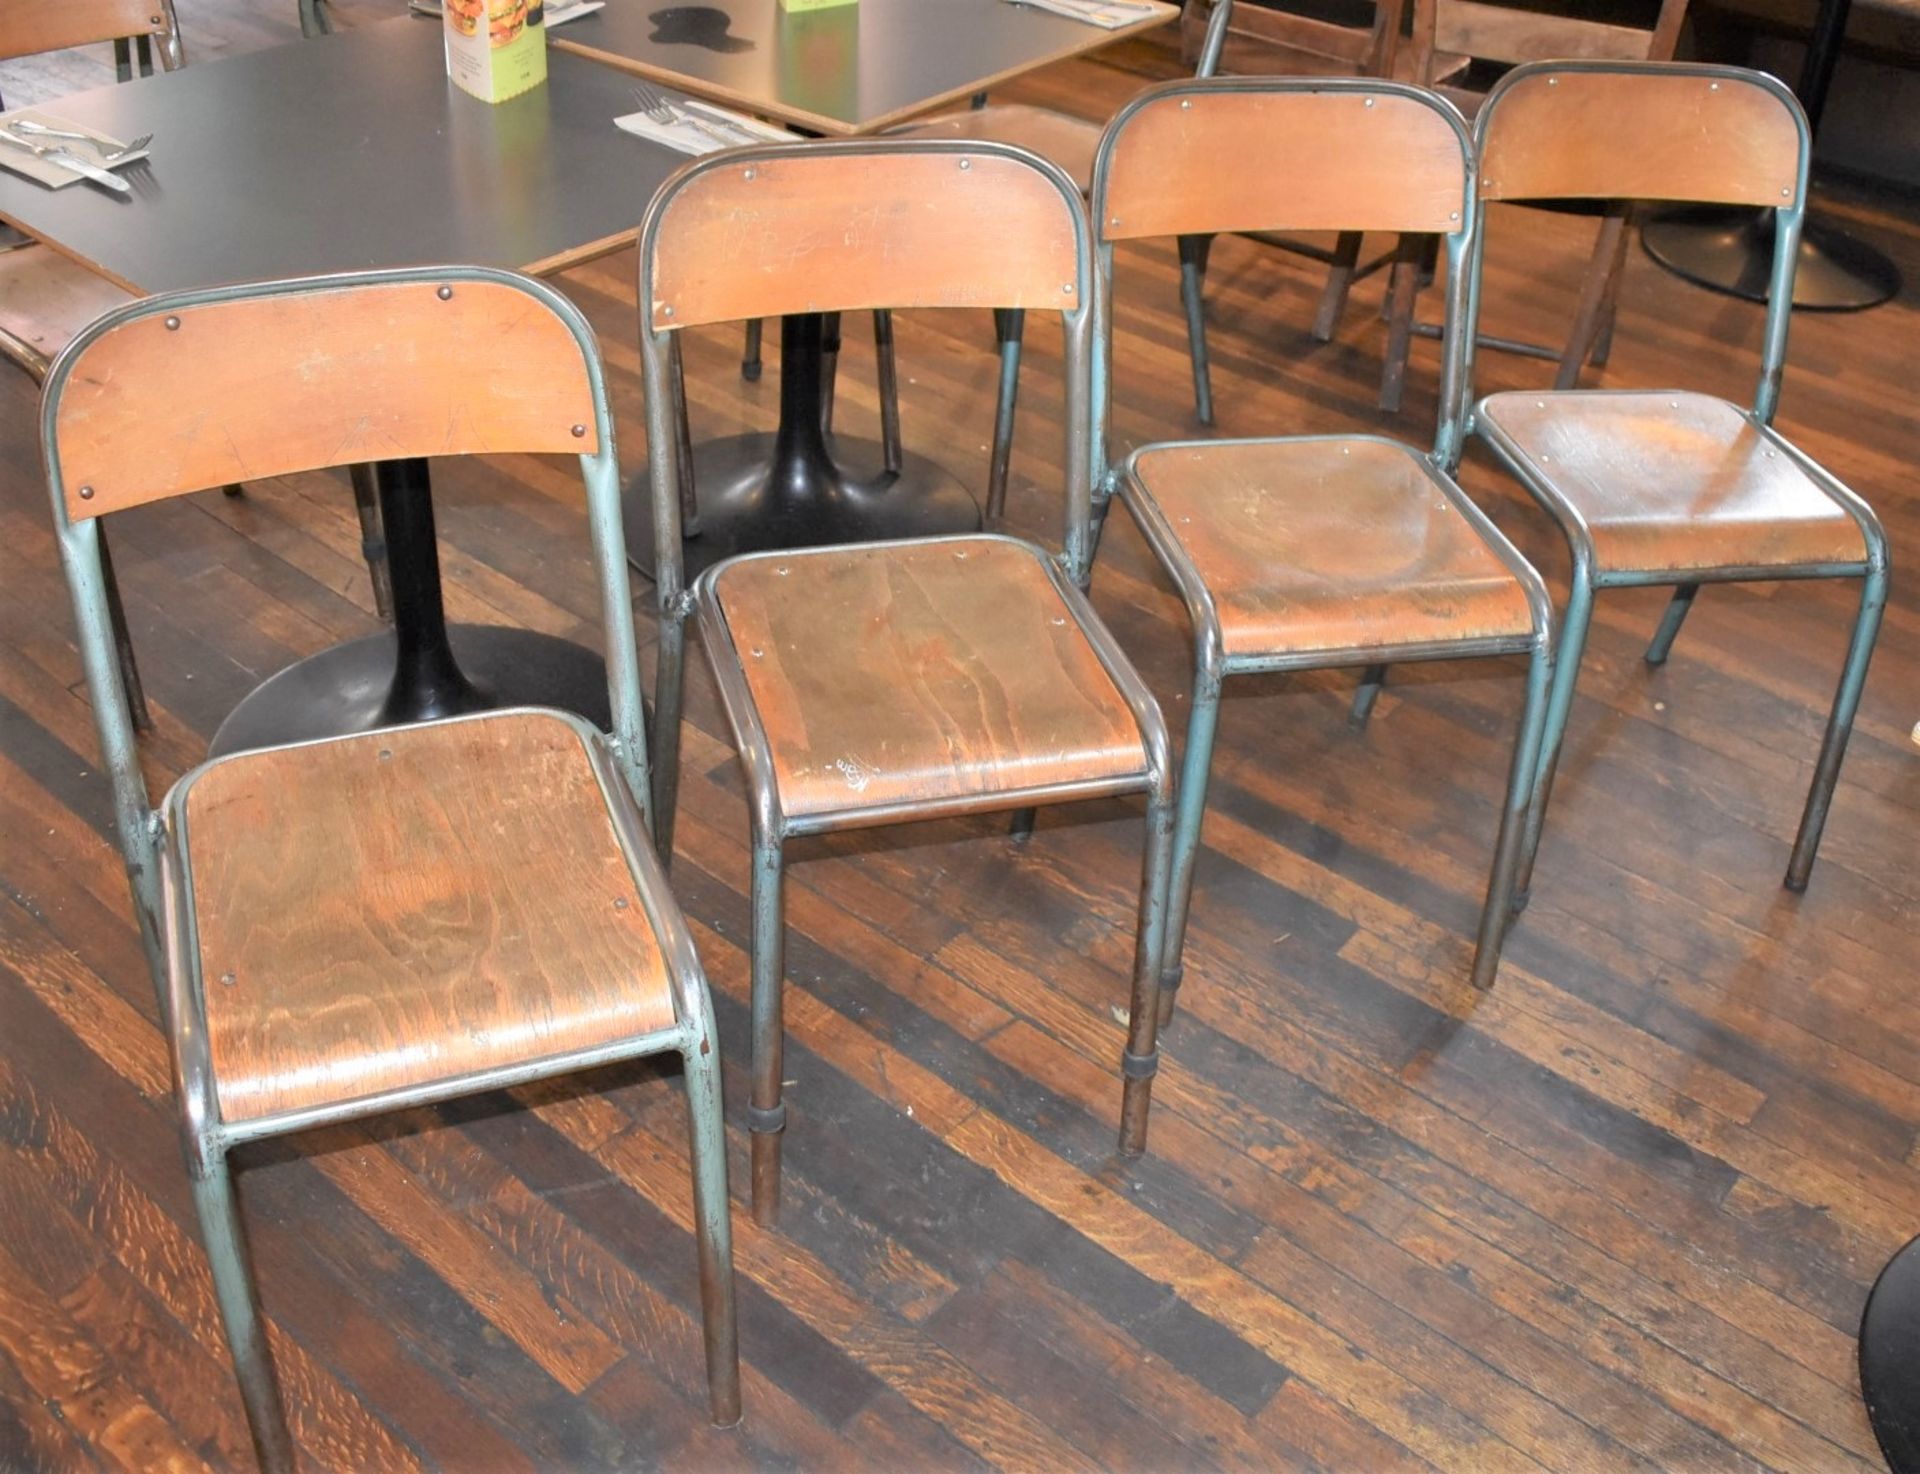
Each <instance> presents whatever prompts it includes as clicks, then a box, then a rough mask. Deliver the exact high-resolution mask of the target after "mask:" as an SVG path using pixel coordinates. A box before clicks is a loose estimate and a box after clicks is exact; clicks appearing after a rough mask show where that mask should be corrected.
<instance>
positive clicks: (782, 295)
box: [640, 138, 1099, 618]
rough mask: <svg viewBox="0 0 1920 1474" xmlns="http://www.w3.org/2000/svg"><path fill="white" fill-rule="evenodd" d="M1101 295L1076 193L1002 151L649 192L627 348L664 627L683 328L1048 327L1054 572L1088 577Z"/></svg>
mask: <svg viewBox="0 0 1920 1474" xmlns="http://www.w3.org/2000/svg"><path fill="white" fill-rule="evenodd" d="M1096 280H1097V277H1096V273H1095V270H1094V264H1093V240H1092V231H1091V230H1090V229H1089V227H1088V224H1087V213H1086V206H1085V204H1084V202H1083V201H1082V200H1081V197H1080V190H1079V188H1078V186H1076V185H1075V184H1074V182H1073V180H1072V179H1071V178H1069V177H1068V175H1067V174H1066V172H1065V171H1064V170H1062V169H1061V168H1060V167H1059V166H1058V165H1057V164H1054V163H1051V162H1050V161H1048V160H1046V159H1043V158H1041V157H1040V156H1039V155H1038V154H1034V153H1030V152H1028V151H1027V150H1026V149H1022V148H1016V147H1014V146H1013V145H1011V144H1005V143H990V142H986V141H981V140H961V139H935V138H876V139H865V138H862V139H846V140H838V141H833V142H815V143H803V144H776V145H770V146H768V147H765V148H760V147H754V148H740V149H731V150H729V151H727V152H726V153H723V154H714V155H711V156H709V157H707V158H704V159H700V160H697V161H696V162H694V163H692V164H690V165H688V166H687V167H686V168H684V169H682V170H681V171H680V172H679V173H678V174H676V175H674V177H673V178H671V179H669V180H668V181H667V182H666V183H665V184H664V185H662V186H661V188H660V191H659V193H657V194H656V195H655V196H654V197H653V203H652V204H651V205H649V206H648V209H647V214H646V219H645V222H644V223H643V224H642V226H641V228H640V301H641V302H642V303H643V304H645V305H646V309H647V317H646V330H645V331H643V332H642V333H641V335H640V350H641V366H642V368H643V369H644V370H645V373H646V389H647V441H648V452H649V457H648V463H649V466H650V468H651V471H652V483H653V512H654V535H655V540H656V544H657V546H656V549H655V551H656V554H657V559H658V561H657V565H656V569H655V580H654V583H655V590H656V592H657V594H658V596H659V599H660V605H661V609H662V611H663V612H664V613H667V614H669V615H670V616H672V617H675V618H678V617H680V615H682V614H684V612H685V611H684V609H683V608H682V607H681V606H683V605H684V604H685V601H686V599H687V598H688V597H689V596H688V595H687V594H686V593H685V587H684V582H683V578H682V560H681V551H680V502H679V482H678V477H679V448H678V443H677V436H676V434H675V432H674V415H673V412H672V411H673V407H674V406H675V405H676V403H677V399H676V391H675V390H674V388H673V384H672V375H671V373H670V371H669V366H668V357H669V344H670V341H671V335H672V333H673V332H674V331H676V330H677V329H680V328H686V327H697V326H701V325H704V324H709V323H718V322H731V321H737V320H739V319H743V318H757V317H775V316H782V315H787V314H797V313H809V312H845V311H858V310H861V309H867V308H883V307H884V308H894V307H910V308H911V307H969V308H983V307H995V308H1014V309H1027V308H1032V309H1035V310H1037V311H1041V312H1050V313H1052V312H1057V313H1059V314H1060V319H1061V324H1062V328H1063V331H1064V338H1065V360H1066V364H1065V366H1066V387H1067V415H1066V421H1065V424H1066V437H1067V459H1066V465H1067V476H1066V488H1065V489H1066V498H1065V502H1066V527H1065V533H1064V536H1063V548H1064V555H1063V561H1064V563H1065V565H1066V566H1067V568H1068V569H1069V571H1070V572H1071V573H1072V574H1073V576H1074V577H1075V578H1076V579H1080V578H1083V577H1084V574H1085V570H1086V567H1087V562H1088V555H1089V550H1090V548H1091V545H1092V532H1091V526H1092V495H1093V493H1092V488H1093V484H1094V478H1095V475H1096V468H1095V466H1094V462H1093V455H1094V443H1095V442H1094V441H1093V440H1092V439H1090V438H1089V436H1088V433H1087V427H1088V426H1089V425H1090V424H1092V423H1093V422H1094V409H1093V402H1094V399H1095V396H1094V394H1093V392H1092V387H1091V386H1092V382H1093V380H1092V373H1093V369H1092V353H1093V313H1092V311H1091V308H1092V305H1093V302H1094V300H1095V299H1096V298H1097V297H1098V295H1099V293H1098V292H1097V291H1096V290H1095V282H1096Z"/></svg>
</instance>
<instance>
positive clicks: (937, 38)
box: [551, 0, 1179, 135]
mask: <svg viewBox="0 0 1920 1474" xmlns="http://www.w3.org/2000/svg"><path fill="white" fill-rule="evenodd" d="M1136 3H1137V0H1136ZM1178 14H1179V11H1178V9H1177V8H1176V7H1174V6H1172V5H1156V6H1155V8H1154V10H1153V11H1152V12H1151V13H1148V14H1143V15H1142V17H1141V19H1140V20H1139V22H1138V23H1136V24H1133V25H1128V26H1123V27H1121V28H1119V29H1117V30H1111V31H1109V30H1104V29H1102V28H1101V27H1099V26H1094V25H1088V24H1086V23H1085V22H1082V21H1077V20H1071V19H1069V18H1067V17H1065V16H1060V15H1055V14H1053V13H1051V12H1050V11H1045V10H1039V9H1036V8H1035V7H1033V6H1030V5H1014V4H1008V3H1006V0H859V3H858V4H854V5H842V6H836V7H834V8H833V9H830V10H817V11H803V12H800V13H797V14H788V13H787V12H785V11H783V10H781V9H780V6H779V0H715V3H714V4H712V5H674V4H672V3H671V0H607V5H606V8H605V9H604V10H601V11H599V12H597V13H596V14H593V15H590V16H586V17H584V18H583V19H581V20H577V21H570V22H568V23H567V24H566V25H565V26H562V27H560V28H558V29H556V30H554V31H553V32H552V33H551V40H552V44H553V46H554V48H555V49H557V50H562V51H573V52H577V53H579V54H580V55H582V56H590V57H592V58H593V59H594V60H596V61H602V62H606V63H608V64H609V65H611V66H616V67H620V68H622V69H624V70H626V71H629V72H632V73H635V74H636V75H639V76H645V77H650V78H653V79H656V80H659V81H663V82H667V83H670V84H672V85H674V86H677V87H681V88H684V89H685V90H686V91H688V92H692V93H695V94H698V95H700V96H703V97H709V98H712V99H714V100H715V101H718V102H725V103H729V104H731V105H733V106H736V107H740V108H743V109H746V110H749V111H752V112H755V113H759V114H761V115H762V116H764V117H769V118H775V119H778V120H780V121H781V122H785V123H792V124H795V125H797V126H799V127H801V128H805V129H808V130H810V131H812V132H815V133H824V134H829V135H836V134H837V135H849V134H858V133H877V132H880V131H881V130H882V129H885V128H888V127H891V126H892V125H893V124H895V123H899V122H903V121H905V120H906V119H908V118H910V117H912V116H914V115H915V114H917V113H924V112H929V111H931V110H932V109H934V108H937V107H940V106H943V105H944V104H947V103H951V102H955V101H958V100H959V99H962V98H965V97H967V96H969V95H970V94H972V93H975V92H981V91H985V90H986V89H987V88H988V87H991V86H996V85H998V84H999V83H1002V82H1005V81H1007V80H1009V79H1010V78H1013V77H1017V76H1019V75H1020V74H1021V73H1023V72H1030V71H1033V70H1035V69H1037V68H1039V67H1043V66H1047V65H1049V64H1050V63H1053V62H1056V61H1062V60H1065V59H1066V58H1068V57H1071V56H1078V55H1080V54H1081V53H1083V52H1087V51H1092V50H1095V49H1097V48H1099V47H1102V46H1106V45H1108V44H1110V43H1111V42H1113V41H1116V40H1118V39H1120V38H1121V37H1123V36H1131V35H1134V34H1136V33H1137V32H1140V31H1147V30H1152V29H1153V28H1155V27H1156V26H1160V25H1164V24H1165V23H1166V22H1168V21H1170V20H1172V19H1174V18H1175V17H1176V16H1177V15H1178Z"/></svg>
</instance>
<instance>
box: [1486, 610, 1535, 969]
mask: <svg viewBox="0 0 1920 1474" xmlns="http://www.w3.org/2000/svg"><path fill="white" fill-rule="evenodd" d="M1552 675H1553V653H1552V651H1551V649H1550V648H1549V647H1548V646H1547V645H1546V643H1545V642H1544V641H1543V642H1542V643H1541V645H1540V646H1539V648H1537V649H1536V650H1535V651H1534V652H1533V658H1532V659H1531V660H1530V661H1529V662H1528V663H1527V700H1526V705H1525V706H1524V707H1523V708H1522V709H1521V712H1520V731H1519V734H1518V735H1517V736H1516V737H1515V738H1514V744H1513V763H1512V766H1511V768H1510V769H1509V770H1508V774H1507V802H1506V807H1505V808H1504V809H1502V810H1501V813H1500V837H1499V838H1498V839H1497V840H1495V842H1494V847H1493V872H1492V874H1491V875H1489V876H1488V878H1487V904H1486V906H1485V908H1484V909H1482V911H1481V912H1480V936H1479V940H1478V941H1477V943H1476V944H1475V946H1474V952H1473V985H1474V987H1476V988H1490V987H1492V986H1493V979H1494V975H1495V974H1496V973H1497V972H1498V971H1499V970H1500V944H1501V943H1502V942H1504V941H1505V940H1506V935H1507V925H1508V923H1509V922H1510V921H1511V920H1512V918H1513V912H1514V905H1513V899H1514V893H1515V890H1514V885H1515V881H1516V879H1517V877H1518V874H1519V869H1520V852H1521V848H1522V846H1523V845H1524V844H1525V843H1526V830H1527V823H1528V820H1529V818H1530V817H1531V815H1532V811H1533V792H1534V788H1535V786H1536V785H1537V784H1538V783H1539V782H1540V739H1541V736H1542V735H1543V733H1544V731H1545V729H1546V721H1547V692H1548V687H1549V685H1550V684H1551V678H1552Z"/></svg>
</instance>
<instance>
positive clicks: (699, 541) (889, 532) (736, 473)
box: [621, 435, 980, 580]
mask: <svg viewBox="0 0 1920 1474" xmlns="http://www.w3.org/2000/svg"><path fill="white" fill-rule="evenodd" d="M849 462H851V463H852V464H853V465H857V466H879V465H882V464H884V460H883V457H882V453H881V449H880V447H879V446H878V445H877V444H875V443H874V442H872V441H868V440H835V441H833V442H832V459H831V460H829V459H826V458H824V457H822V458H820V459H819V460H817V461H813V462H811V463H809V462H804V461H803V462H801V463H800V464H798V465H794V464H792V463H789V465H788V468H787V469H786V470H785V471H784V472H782V473H781V474H782V475H784V476H785V477H786V484H784V485H780V486H776V484H775V471H774V437H773V436H772V435H736V436H732V437H729V438H727V439H724V440H709V441H706V442H704V443H702V444H700V445H697V446H695V447H694V452H693V467H694V471H693V484H694V488H695V495H696V499H697V501H698V503H699V508H700V516H699V521H698V524H697V526H694V527H683V528H682V529H681V530H682V533H683V534H687V535H686V536H685V537H684V541H683V543H682V548H683V552H682V556H683V557H684V558H685V560H686V565H685V566H686V576H687V578H688V579H689V580H691V579H692V578H693V577H694V576H695V575H696V574H698V573H700V572H701V571H702V570H703V569H706V568H709V567H711V566H712V565H713V564H715V563H718V562H720V561H721V560H722V559H723V558H731V557H732V556H733V555H734V554H735V553H757V552H761V551H763V550H766V549H769V548H813V547H822V546H825V545H826V544H829V543H854V542H879V541H882V540H884V539H887V538H896V537H936V536H938V535H940V534H942V533H952V532H978V531H979V530H980V504H979V503H978V502H976V501H975V500H974V499H973V494H972V493H971V492H969V491H968V490H967V489H966V487H964V486H962V485H961V484H960V482H959V480H958V479H957V478H955V477H954V476H953V475H952V474H951V473H950V472H948V471H946V470H944V469H943V468H942V467H940V466H938V465H936V464H935V463H934V462H932V461H930V460H928V459H927V458H926V457H924V456H917V455H913V454H912V453H908V454H907V456H906V457H905V464H904V465H903V466H902V467H901V469H900V471H899V472H898V473H897V474H894V475H888V474H886V473H885V472H881V473H879V474H877V475H873V476H860V475H857V474H855V473H854V472H851V471H848V470H845V469H842V468H843V467H844V466H846V464H847V463H849ZM776 493H777V494H776ZM621 501H622V510H623V512H624V520H625V522H626V529H627V560H628V561H629V562H630V563H632V564H633V566H634V567H635V568H637V569H639V570H640V572H641V573H643V574H645V575H647V576H648V577H649V578H651V577H652V576H653V562H654V542H653V490H652V484H651V482H650V481H649V479H648V476H647V472H646V471H645V470H644V469H643V470H642V471H641V472H640V474H639V475H638V476H636V477H634V478H633V479H632V480H631V481H629V482H628V483H627V485H626V488H625V490H624V491H623V493H622V495H621Z"/></svg>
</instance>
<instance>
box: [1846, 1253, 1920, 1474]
mask: <svg viewBox="0 0 1920 1474" xmlns="http://www.w3.org/2000/svg"><path fill="white" fill-rule="evenodd" d="M1860 1390H1861V1392H1862V1393H1863V1394H1864V1396H1865V1397H1866V1402H1867V1417H1868V1419H1869V1420H1870V1421H1871V1422H1872V1423H1873V1433H1874V1437H1876V1438H1878V1439H1879V1440H1880V1452H1881V1453H1883V1454H1885V1455H1886V1456H1887V1466H1888V1467H1889V1468H1890V1469H1892V1470H1893V1474H1920V1239H1915V1240H1913V1241H1912V1242H1911V1243H1909V1244H1908V1245H1907V1246H1906V1247H1905V1248H1904V1249H1902V1250H1901V1251H1900V1252H1899V1253H1898V1254H1895V1255H1894V1256H1893V1258H1891V1259H1889V1260H1888V1261H1887V1266H1886V1268H1885V1269H1883V1270H1881V1271H1880V1278H1879V1279H1877V1280H1875V1281H1874V1284H1873V1290H1872V1293H1870V1294H1869V1295H1868V1296H1867V1308H1866V1311H1865V1313H1864V1314H1862V1316H1861V1317H1860Z"/></svg>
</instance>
